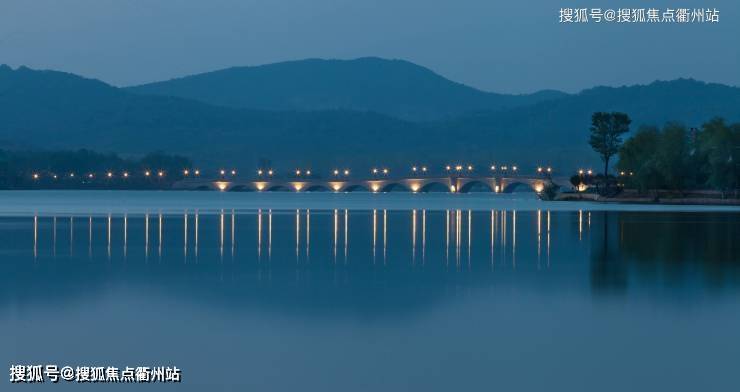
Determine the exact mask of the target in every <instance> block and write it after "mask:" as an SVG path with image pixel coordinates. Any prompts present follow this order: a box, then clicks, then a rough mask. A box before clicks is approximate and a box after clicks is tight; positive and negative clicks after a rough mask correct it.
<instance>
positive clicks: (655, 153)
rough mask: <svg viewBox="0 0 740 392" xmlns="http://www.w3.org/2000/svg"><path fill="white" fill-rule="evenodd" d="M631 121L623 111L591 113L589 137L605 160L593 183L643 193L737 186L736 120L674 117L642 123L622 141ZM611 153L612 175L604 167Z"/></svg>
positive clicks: (739, 137)
mask: <svg viewBox="0 0 740 392" xmlns="http://www.w3.org/2000/svg"><path fill="white" fill-rule="evenodd" d="M630 122H631V121H630V119H629V117H628V116H627V115H626V114H624V113H618V112H614V113H604V112H599V113H594V114H593V116H592V126H591V129H590V140H589V142H590V144H591V147H592V148H593V149H594V150H595V151H596V152H597V153H599V155H600V156H601V158H602V160H603V161H604V173H603V174H602V175H601V176H599V178H597V179H596V180H595V181H596V182H597V184H596V185H597V187H598V185H601V189H608V188H609V186H610V184H616V185H617V186H623V187H626V188H634V189H637V190H639V191H640V192H642V193H646V192H650V191H657V190H670V191H677V192H683V191H687V190H700V189H711V190H718V191H722V192H723V193H725V192H728V191H733V190H738V189H739V188H740V160H739V159H740V123H734V124H728V123H727V122H726V121H725V120H723V119H721V118H715V119H712V120H711V121H709V122H707V123H705V124H703V125H702V126H701V127H700V128H688V127H686V126H685V125H683V124H679V123H667V124H666V125H664V126H663V127H662V128H660V127H656V126H641V127H640V128H639V129H638V130H637V131H636V132H635V133H634V134H633V135H632V136H630V137H629V138H628V139H627V140H626V141H624V142H623V141H622V135H624V134H625V133H627V132H628V131H629V124H630ZM614 155H617V156H618V160H617V164H616V170H617V176H614V175H611V174H610V173H609V161H610V159H611V158H612V157H613V156H614Z"/></svg>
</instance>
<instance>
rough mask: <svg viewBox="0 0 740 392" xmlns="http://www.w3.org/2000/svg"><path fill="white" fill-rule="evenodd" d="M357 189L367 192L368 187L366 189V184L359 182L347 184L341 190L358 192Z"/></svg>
mask: <svg viewBox="0 0 740 392" xmlns="http://www.w3.org/2000/svg"><path fill="white" fill-rule="evenodd" d="M358 191H359V192H369V191H370V189H368V188H367V187H366V186H364V185H360V184H355V185H349V186H347V187H345V188H344V189H342V192H358Z"/></svg>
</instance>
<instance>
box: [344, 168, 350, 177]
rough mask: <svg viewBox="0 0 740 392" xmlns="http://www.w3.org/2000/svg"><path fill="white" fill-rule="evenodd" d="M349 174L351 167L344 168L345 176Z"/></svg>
mask: <svg viewBox="0 0 740 392" xmlns="http://www.w3.org/2000/svg"><path fill="white" fill-rule="evenodd" d="M348 175H349V169H344V176H345V177H346V176H348Z"/></svg>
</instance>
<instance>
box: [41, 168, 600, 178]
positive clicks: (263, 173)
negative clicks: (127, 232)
mask: <svg viewBox="0 0 740 392" xmlns="http://www.w3.org/2000/svg"><path fill="white" fill-rule="evenodd" d="M490 171H491V172H495V173H501V174H511V175H515V174H517V173H519V167H518V166H516V165H511V166H508V165H502V166H496V165H491V166H490ZM552 172H553V170H552V167H542V166H539V167H537V174H540V175H546V176H549V175H552ZM429 173H430V171H429V168H428V167H427V166H412V167H411V172H410V173H407V174H411V175H417V176H418V175H422V176H423V175H428V174H429ZM474 173H475V168H474V166H473V165H447V166H445V167H444V175H460V176H464V175H472V174H474ZM578 173H579V174H581V175H583V174H584V173H588V175H592V171H591V170H588V171H584V170H583V169H581V170H579V171H578ZM143 174H144V177H146V178H164V177H166V176H167V173H166V172H165V171H164V170H158V171H151V170H146V171H144V173H143ZM350 174H351V171H350V169H334V170H332V172H331V175H332V177H333V178H340V177H349V176H350ZM370 174H372V176H373V177H387V176H389V175H390V169H388V168H385V167H384V168H377V167H376V168H372V169H371V170H370ZM182 175H183V176H184V177H200V176H201V171H200V170H199V169H184V170H183V171H182ZM218 175H219V176H220V177H221V178H225V177H227V176H231V177H236V175H237V171H236V170H235V169H232V170H225V169H221V170H219V171H218ZM275 175H276V172H275V170H273V169H258V170H257V176H258V177H260V178H264V177H274V176H275ZM313 175H314V174H313V172H312V171H311V169H295V171H294V172H293V173H292V176H293V177H295V178H299V177H304V178H309V177H312V176H313ZM41 177H42V176H41V174H40V173H33V179H34V180H38V179H41ZM49 177H52V178H53V179H58V178H59V175H57V174H50V175H49ZM65 177H69V178H76V177H77V175H76V174H75V173H68V174H67V175H66V176H65ZM103 177H104V178H110V179H112V178H114V177H122V178H129V177H132V174H131V173H130V172H127V171H124V172H122V173H120V174H118V175H117V174H116V173H114V172H112V171H108V172H106V173H104V175H103ZM81 178H83V179H84V178H87V179H94V178H96V174H95V173H87V174H84V175H83V176H82V177H81Z"/></svg>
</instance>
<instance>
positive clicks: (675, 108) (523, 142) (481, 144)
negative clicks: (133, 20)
mask: <svg viewBox="0 0 740 392" xmlns="http://www.w3.org/2000/svg"><path fill="white" fill-rule="evenodd" d="M594 111H624V112H627V113H628V114H629V115H630V116H631V117H632V119H633V126H632V129H633V130H634V129H637V128H638V127H639V126H640V125H642V124H650V125H662V124H663V123H665V122H667V121H678V122H682V123H684V124H686V125H688V126H700V125H701V123H702V122H705V121H708V120H710V119H711V118H713V117H715V116H721V117H724V118H726V119H727V120H728V121H740V89H738V88H736V87H728V86H724V85H721V84H716V83H704V82H699V81H696V80H693V79H679V80H673V81H656V82H653V83H650V84H648V85H634V86H624V87H616V88H615V87H605V86H601V87H595V88H592V89H587V90H584V91H583V92H581V93H578V94H572V95H567V96H564V97H562V98H558V99H548V100H541V101H539V102H536V103H533V104H529V105H524V106H519V107H516V108H511V109H506V110H493V111H475V112H467V114H464V115H460V116H456V117H451V118H445V119H443V120H438V121H433V122H414V121H407V120H402V119H398V118H394V117H391V116H389V115H386V114H382V113H376V112H370V111H353V110H347V109H336V110H322V111H269V110H255V109H242V108H232V107H225V106H215V105H210V104H207V103H203V102H199V101H196V100H192V99H184V98H176V97H168V96H159V95H144V94H140V93H133V92H130V91H129V90H127V89H121V88H118V87H114V86H111V85H108V84H106V83H104V82H101V81H99V80H95V79H88V78H84V77H80V76H77V75H75V74H71V73H65V72H57V71H49V70H46V71H36V70H33V69H30V68H27V67H19V68H18V69H16V70H13V69H12V68H10V67H8V66H4V67H3V66H0V119H2V121H0V141H2V142H3V145H4V146H5V147H13V146H16V147H17V146H24V148H25V147H28V148H31V147H35V148H43V149H53V148H56V149H74V148H82V147H85V148H90V149H94V150H99V151H103V152H107V151H110V152H118V153H121V154H143V153H147V152H151V151H155V150H165V151H167V152H171V153H178V154H184V155H187V156H189V157H192V158H193V159H194V160H196V161H198V162H199V163H201V164H202V165H211V166H223V165H247V166H255V165H256V162H257V161H258V160H261V159H265V158H266V159H270V160H273V162H275V163H276V166H277V165H278V164H279V165H280V166H284V167H308V166H311V167H312V168H314V169H319V168H321V167H323V168H329V167H335V166H346V165H350V166H371V165H388V166H391V167H392V166H393V165H396V166H397V167H405V166H407V165H408V164H409V161H413V162H414V163H416V164H419V163H423V164H429V165H438V167H441V166H442V165H444V164H448V163H450V162H476V163H486V162H489V163H505V162H508V163H518V164H520V165H522V167H524V165H529V166H535V165H538V164H552V165H553V166H556V167H567V168H569V169H572V168H576V167H582V166H583V165H596V164H597V163H598V157H597V156H596V155H595V154H594V153H593V152H592V151H591V149H590V147H589V146H588V143H587V136H588V127H589V125H590V117H591V113H593V112H594ZM0 147H2V146H0Z"/></svg>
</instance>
